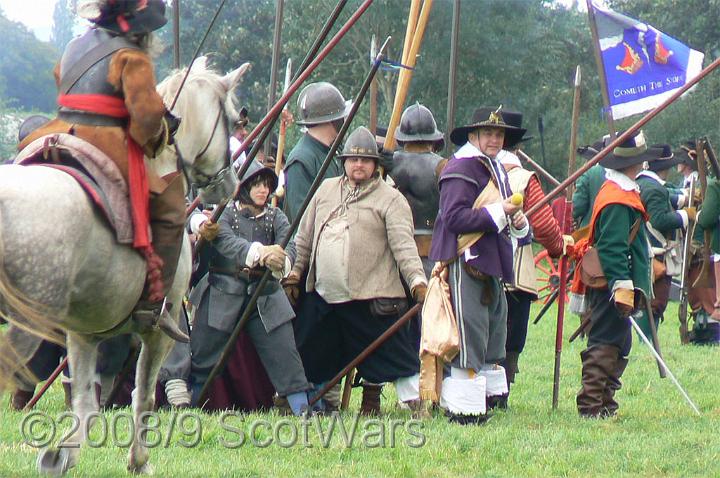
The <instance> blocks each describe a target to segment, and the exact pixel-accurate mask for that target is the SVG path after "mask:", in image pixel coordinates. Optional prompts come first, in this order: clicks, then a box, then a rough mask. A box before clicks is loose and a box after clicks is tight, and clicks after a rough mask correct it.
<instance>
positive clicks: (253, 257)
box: [245, 242, 263, 268]
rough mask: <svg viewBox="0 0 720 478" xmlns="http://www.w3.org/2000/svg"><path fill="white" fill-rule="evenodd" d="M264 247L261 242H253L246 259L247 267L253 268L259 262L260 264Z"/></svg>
mask: <svg viewBox="0 0 720 478" xmlns="http://www.w3.org/2000/svg"><path fill="white" fill-rule="evenodd" d="M262 247H263V245H262V243H260V242H253V243H252V244H250V249H249V250H248V253H247V256H246V257H245V265H246V266H248V267H250V268H253V267H255V266H256V265H257V264H258V262H260V250H261V249H262Z"/></svg>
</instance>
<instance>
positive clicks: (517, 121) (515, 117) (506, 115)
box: [500, 110, 533, 149]
mask: <svg viewBox="0 0 720 478" xmlns="http://www.w3.org/2000/svg"><path fill="white" fill-rule="evenodd" d="M500 114H501V115H502V117H503V121H505V123H506V124H508V125H510V126H515V127H516V128H521V129H522V121H523V114H522V113H520V112H519V111H510V110H501V111H500ZM531 139H533V137H532V136H524V133H523V136H521V137H520V139H518V140H517V141H515V144H508V142H507V141H505V144H504V146H503V147H504V148H505V149H514V148H515V147H516V146H517V145H518V144H520V143H524V142H525V141H530V140H531Z"/></svg>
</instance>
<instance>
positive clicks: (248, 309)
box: [198, 37, 390, 406]
mask: <svg viewBox="0 0 720 478" xmlns="http://www.w3.org/2000/svg"><path fill="white" fill-rule="evenodd" d="M389 41H390V37H388V38H387V40H385V43H383V45H382V46H381V47H380V51H379V52H378V55H377V57H376V58H375V61H374V62H373V66H372V68H371V69H370V71H369V72H368V74H367V76H366V77H365V81H364V82H363V85H362V87H361V88H360V91H359V92H358V95H357V97H356V98H355V101H354V102H353V105H352V107H351V108H350V111H349V112H348V115H347V117H345V120H344V121H343V125H342V127H341V128H340V131H338V135H337V137H336V138H335V141H333V143H332V145H330V150H329V151H328V152H327V155H326V156H325V159H324V160H323V163H322V166H320V170H319V171H318V174H317V176H315V179H314V180H313V183H312V184H311V185H310V189H309V190H308V193H307V195H306V196H305V199H304V200H303V203H302V204H301V205H300V208H299V209H298V213H297V214H296V215H295V218H294V219H293V222H292V224H290V227H289V229H288V232H287V234H286V235H285V237H284V238H283V239H282V241H280V247H282V248H283V249H285V248H286V247H287V245H288V243H289V242H290V240H291V238H292V237H293V235H294V234H295V231H297V228H298V226H299V225H300V220H301V219H302V216H303V214H304V213H305V210H306V209H307V208H308V205H309V204H310V200H311V199H312V197H313V195H314V194H315V191H317V189H318V188H319V187H320V183H321V182H322V181H323V180H324V178H325V173H326V172H327V170H328V168H329V167H330V164H331V163H332V162H333V160H334V159H335V152H336V151H337V149H338V148H339V147H340V143H341V142H342V141H343V139H344V138H345V133H347V130H348V129H349V128H350V123H352V120H353V118H354V117H355V114H356V113H357V111H358V109H359V108H360V105H361V104H362V101H363V99H364V98H365V94H366V93H367V91H368V89H369V88H370V83H371V82H372V80H373V78H374V77H375V74H376V73H377V71H378V68H380V63H381V62H382V60H383V57H384V51H385V47H386V46H387V44H388V42H389ZM270 274H271V271H270V269H267V270H265V272H264V273H263V275H262V278H261V279H260V282H259V283H258V285H257V287H256V288H255V292H253V294H252V296H250V299H249V300H248V302H247V304H246V305H245V309H244V310H243V313H242V315H241V316H240V319H239V320H238V323H237V324H236V325H235V329H234V330H233V333H232V335H230V338H229V339H228V341H227V343H226V344H225V348H224V349H223V351H222V354H221V355H220V359H219V360H218V361H217V363H216V364H215V366H214V367H213V369H212V370H211V371H210V374H209V375H208V378H207V380H206V382H205V384H204V385H203V388H202V390H201V391H200V395H199V398H198V403H199V404H201V406H202V403H203V401H204V398H205V396H206V395H207V392H208V390H209V389H210V385H211V383H212V381H213V380H214V379H215V377H217V376H218V375H219V374H220V373H222V371H223V369H224V368H225V363H226V362H227V360H228V358H229V357H230V354H231V353H232V350H233V348H234V346H235V342H237V338H238V336H239V335H240V332H242V330H243V328H244V327H245V324H246V323H247V322H248V320H249V319H250V316H251V315H252V313H253V312H254V310H255V306H256V305H257V300H258V298H259V297H260V294H261V293H262V291H263V289H264V288H265V284H266V283H267V281H268V280H269V279H270Z"/></svg>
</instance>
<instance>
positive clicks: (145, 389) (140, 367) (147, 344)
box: [128, 330, 173, 473]
mask: <svg viewBox="0 0 720 478" xmlns="http://www.w3.org/2000/svg"><path fill="white" fill-rule="evenodd" d="M141 337H142V349H141V350H140V357H139V358H138V362H137V368H136V369H135V390H134V392H133V403H132V406H133V414H134V417H135V439H134V440H133V444H132V447H131V448H130V456H129V463H128V470H129V471H131V472H132V473H152V468H151V467H150V464H149V463H148V459H149V452H148V448H147V447H146V446H145V443H146V433H145V431H144V428H145V426H147V421H148V416H147V414H146V415H145V417H144V419H143V414H144V413H146V412H151V411H152V410H153V406H154V405H155V384H156V383H157V378H158V374H159V373H160V367H161V366H162V364H163V362H164V361H165V357H167V354H168V353H169V352H170V349H171V348H172V345H173V341H172V339H170V338H169V337H168V336H167V335H165V334H164V333H163V332H161V331H159V330H157V331H153V332H147V333H144V334H142V335H141Z"/></svg>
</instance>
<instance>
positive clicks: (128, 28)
mask: <svg viewBox="0 0 720 478" xmlns="http://www.w3.org/2000/svg"><path fill="white" fill-rule="evenodd" d="M130 3H135V6H133V7H130V8H128V4H130ZM138 3H139V2H138V1H136V2H131V1H127V0H123V1H118V2H115V3H114V4H112V5H110V9H109V10H107V11H103V12H102V16H101V17H100V18H99V19H97V20H94V21H93V22H94V23H95V24H96V25H98V26H100V27H102V28H105V29H106V30H110V31H113V32H116V33H121V34H125V33H150V32H153V31H155V30H157V29H159V28H161V27H162V26H163V25H165V24H166V23H167V18H165V2H164V1H163V0H147V4H146V5H145V7H143V8H141V9H139V10H137V4H138Z"/></svg>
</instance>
